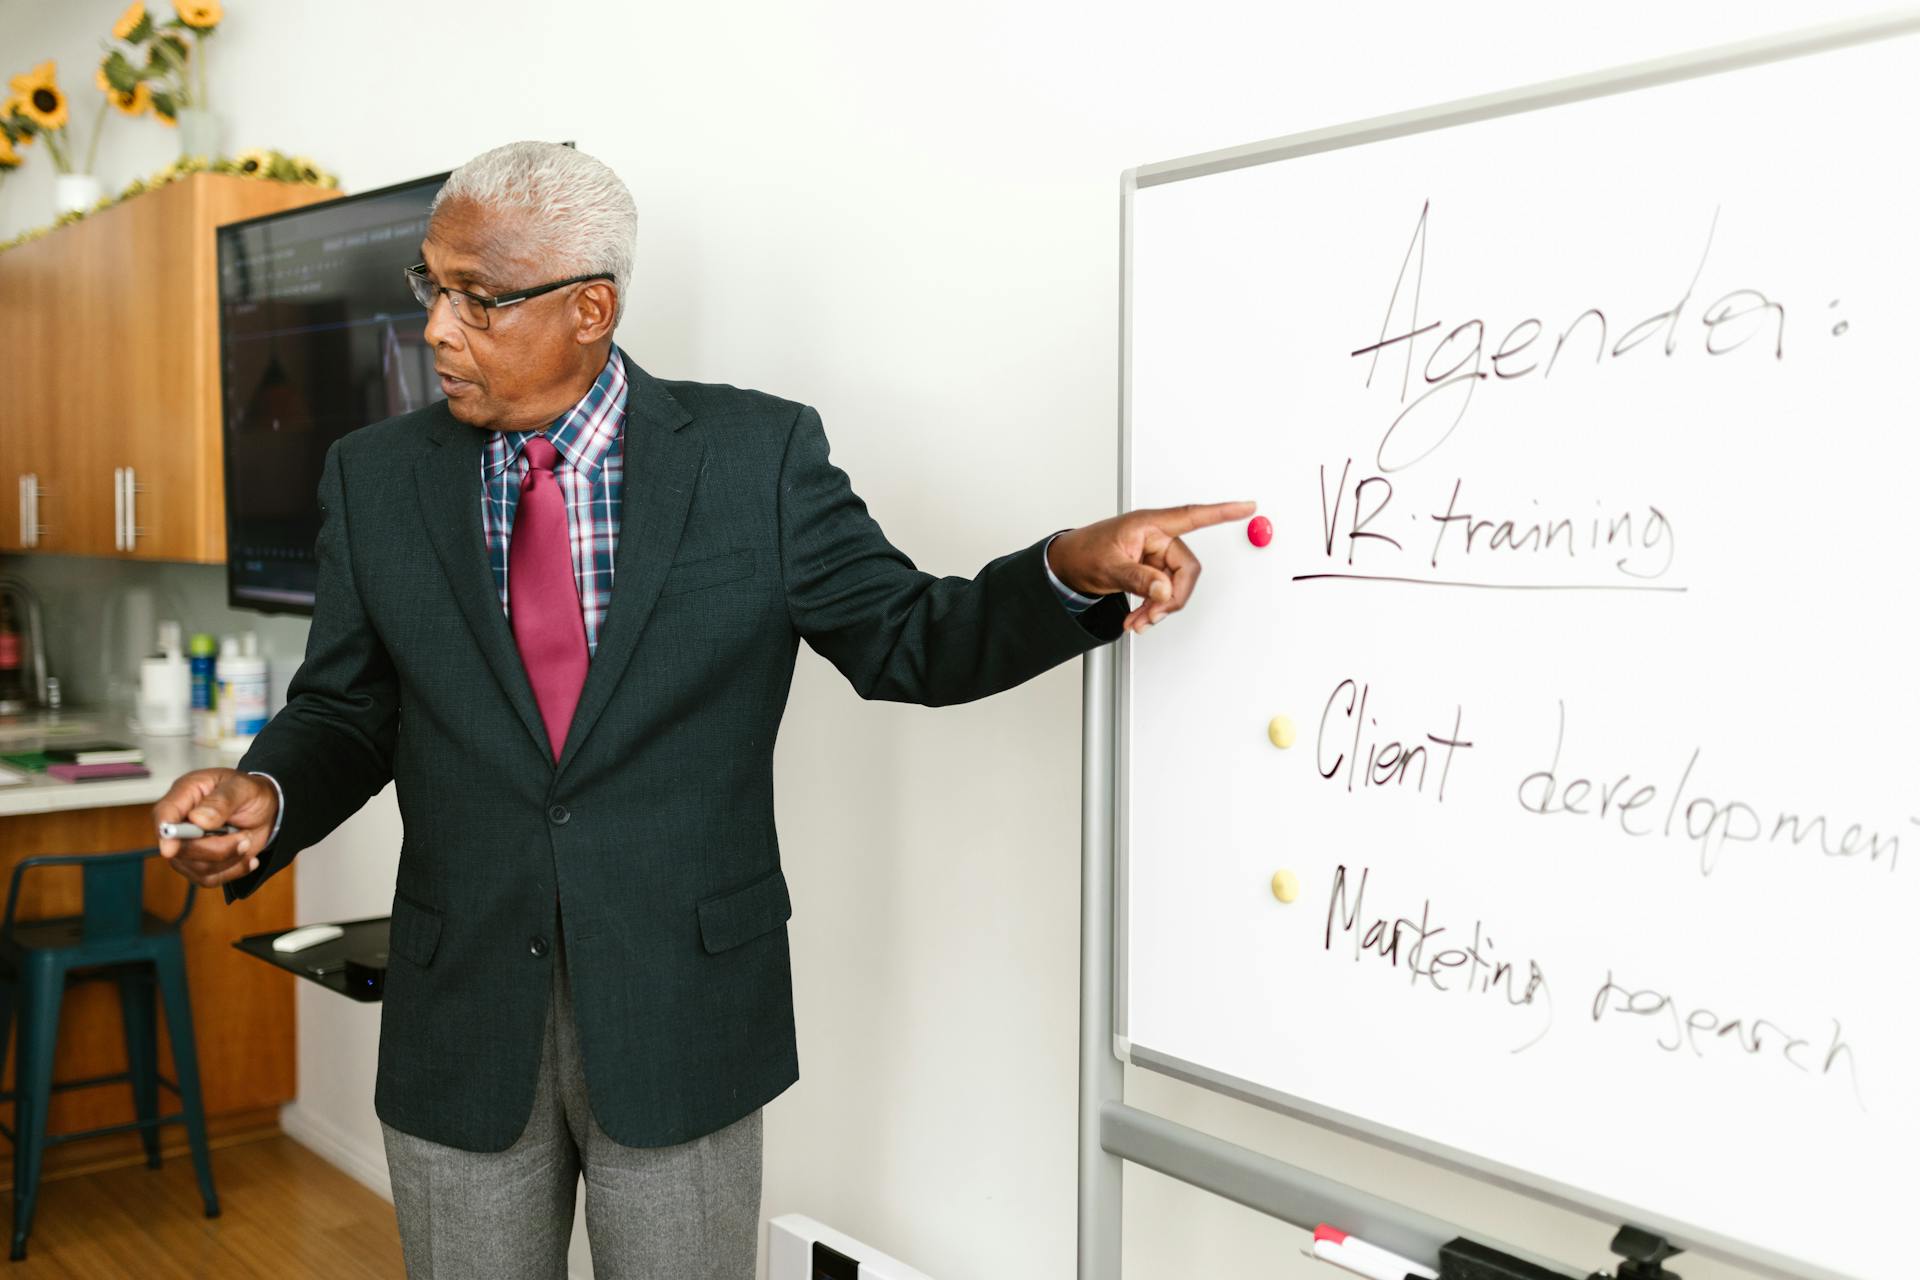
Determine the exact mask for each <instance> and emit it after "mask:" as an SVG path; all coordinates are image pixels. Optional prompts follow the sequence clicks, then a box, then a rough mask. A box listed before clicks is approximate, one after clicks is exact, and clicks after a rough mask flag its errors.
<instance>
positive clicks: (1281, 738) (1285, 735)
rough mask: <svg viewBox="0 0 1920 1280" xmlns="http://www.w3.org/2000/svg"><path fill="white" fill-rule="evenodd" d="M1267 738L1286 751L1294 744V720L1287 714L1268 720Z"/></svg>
mask: <svg viewBox="0 0 1920 1280" xmlns="http://www.w3.org/2000/svg"><path fill="white" fill-rule="evenodd" d="M1267 740H1268V741H1269V742H1271V743H1273V745H1274V746H1276V747H1279V748H1280V749H1281V750H1282V751H1285V750H1286V749H1287V748H1288V747H1290V746H1292V745H1293V721H1291V720H1289V719H1287V718H1286V717H1285V716H1275V717H1274V718H1273V719H1271V720H1269V721H1267Z"/></svg>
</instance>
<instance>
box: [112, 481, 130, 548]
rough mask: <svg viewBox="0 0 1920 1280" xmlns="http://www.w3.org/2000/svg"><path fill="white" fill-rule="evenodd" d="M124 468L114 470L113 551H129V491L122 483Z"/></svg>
mask: <svg viewBox="0 0 1920 1280" xmlns="http://www.w3.org/2000/svg"><path fill="white" fill-rule="evenodd" d="M123 470H124V468H122V467H115V468H114V469H113V549H114V550H115V551H125V550H126V549H127V491H126V489H125V487H124V486H122V485H121V483H120V476H121V473H122V471H123Z"/></svg>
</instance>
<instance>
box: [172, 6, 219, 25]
mask: <svg viewBox="0 0 1920 1280" xmlns="http://www.w3.org/2000/svg"><path fill="white" fill-rule="evenodd" d="M173 11H174V12H175V13H177V14H179V15H180V21H182V22H184V23H186V24H187V25H188V26H190V27H192V28H193V29H194V30H195V31H211V30H213V29H214V28H215V27H216V26H219V25H220V19H221V18H222V17H224V16H225V15H224V14H223V13H222V12H221V10H220V0H173Z"/></svg>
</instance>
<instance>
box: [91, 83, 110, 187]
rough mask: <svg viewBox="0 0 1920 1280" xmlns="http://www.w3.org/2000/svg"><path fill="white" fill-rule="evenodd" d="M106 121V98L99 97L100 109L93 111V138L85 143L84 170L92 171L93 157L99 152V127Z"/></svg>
mask: <svg viewBox="0 0 1920 1280" xmlns="http://www.w3.org/2000/svg"><path fill="white" fill-rule="evenodd" d="M106 122H107V100H106V99H105V98H102V99H100V109H99V110H98V111H96V112H94V113H93V138H92V140H91V141H89V142H88V143H87V168H86V172H88V173H92V172H93V162H94V158H95V157H97V156H98V155H99V154H100V128H101V126H102V125H104V124H106Z"/></svg>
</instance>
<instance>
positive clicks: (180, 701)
mask: <svg viewBox="0 0 1920 1280" xmlns="http://www.w3.org/2000/svg"><path fill="white" fill-rule="evenodd" d="M159 632H160V637H159V644H160V652H158V653H156V654H152V655H150V656H148V657H146V658H143V659H141V661H140V693H139V696H138V699H137V702H136V707H137V710H138V713H139V721H138V723H139V726H140V732H142V733H148V734H155V735H165V734H184V733H186V732H188V731H189V730H190V729H191V728H192V722H191V719H190V717H189V710H190V707H189V704H190V702H191V700H192V695H191V692H190V689H191V678H190V674H189V672H188V670H187V659H186V655H185V654H183V653H181V652H180V624H179V623H178V622H175V621H173V620H172V619H167V620H165V621H163V622H161V623H160V627H159Z"/></svg>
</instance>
